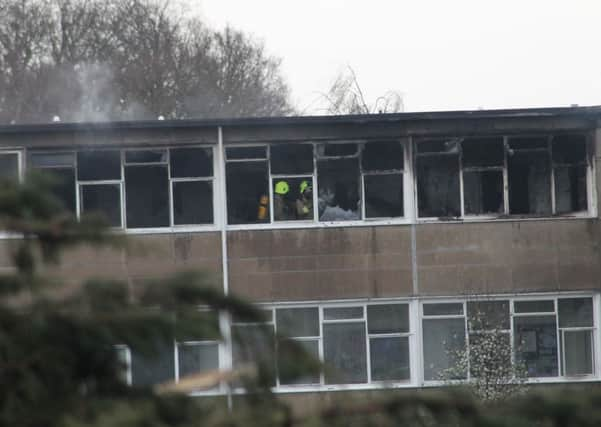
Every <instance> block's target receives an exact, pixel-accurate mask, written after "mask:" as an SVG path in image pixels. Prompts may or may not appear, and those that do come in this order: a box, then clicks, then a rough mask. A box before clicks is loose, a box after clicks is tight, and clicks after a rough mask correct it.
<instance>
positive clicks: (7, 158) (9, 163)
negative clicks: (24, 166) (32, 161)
mask: <svg viewBox="0 0 601 427" xmlns="http://www.w3.org/2000/svg"><path fill="white" fill-rule="evenodd" d="M0 179H11V180H15V181H17V180H18V179H19V155H18V154H17V153H0Z"/></svg>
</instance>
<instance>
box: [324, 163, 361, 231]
mask: <svg viewBox="0 0 601 427" xmlns="http://www.w3.org/2000/svg"><path fill="white" fill-rule="evenodd" d="M317 168H318V173H317V177H318V178H317V179H318V187H319V220H320V221H349V220H357V219H360V214H359V203H360V200H361V198H360V194H359V191H360V188H359V161H358V159H356V158H350V159H336V160H334V159H332V160H320V161H319V162H318V164H317Z"/></svg>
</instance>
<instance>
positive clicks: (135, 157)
mask: <svg viewBox="0 0 601 427" xmlns="http://www.w3.org/2000/svg"><path fill="white" fill-rule="evenodd" d="M166 161H167V150H135V151H126V152H125V162H126V163H164V162H166Z"/></svg>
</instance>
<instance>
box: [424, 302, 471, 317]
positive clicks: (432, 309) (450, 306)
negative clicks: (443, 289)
mask: <svg viewBox="0 0 601 427" xmlns="http://www.w3.org/2000/svg"><path fill="white" fill-rule="evenodd" d="M457 314H463V304H462V303H460V302H446V303H438V304H424V316H444V315H457Z"/></svg>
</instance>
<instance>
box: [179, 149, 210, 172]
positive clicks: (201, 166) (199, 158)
mask: <svg viewBox="0 0 601 427" xmlns="http://www.w3.org/2000/svg"><path fill="white" fill-rule="evenodd" d="M169 162H170V163H171V178H190V177H200V176H213V150H212V149H211V148H200V147H194V148H172V149H171V151H170V153H169Z"/></svg>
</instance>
